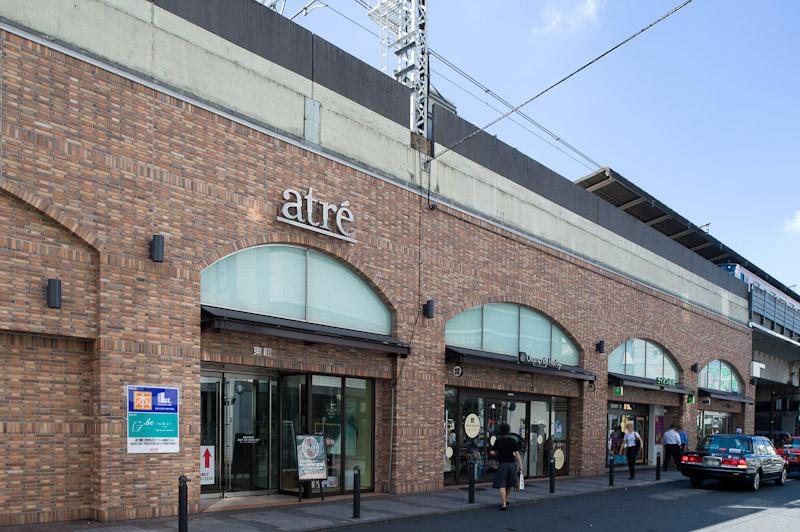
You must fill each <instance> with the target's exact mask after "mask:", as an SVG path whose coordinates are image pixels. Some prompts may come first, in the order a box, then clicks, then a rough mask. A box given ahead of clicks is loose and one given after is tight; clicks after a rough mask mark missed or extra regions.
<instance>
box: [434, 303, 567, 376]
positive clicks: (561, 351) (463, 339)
mask: <svg viewBox="0 0 800 532" xmlns="http://www.w3.org/2000/svg"><path fill="white" fill-rule="evenodd" d="M445 343H446V344H447V345H451V346H454V347H464V348H467V349H475V350H478V351H488V352H490V353H497V354H501V355H508V356H509V357H514V358H517V357H518V355H519V353H520V352H522V353H526V354H528V355H532V356H534V357H536V358H545V359H548V360H553V361H558V362H560V363H562V364H566V365H569V366H577V365H578V364H579V363H580V355H579V353H578V349H577V348H576V347H575V344H573V343H572V341H571V340H570V339H569V338H568V337H567V335H566V334H564V332H563V331H562V330H561V329H559V328H558V326H557V325H554V324H553V322H552V321H550V320H549V319H548V318H546V317H545V316H543V315H542V314H539V313H538V312H536V311H535V310H532V309H530V308H528V307H523V306H521V305H515V304H512V303H490V304H486V305H481V306H479V307H474V308H471V309H469V310H465V311H464V312H462V313H460V314H458V315H457V316H454V317H453V318H451V319H450V320H449V321H448V322H447V324H446V325H445Z"/></svg>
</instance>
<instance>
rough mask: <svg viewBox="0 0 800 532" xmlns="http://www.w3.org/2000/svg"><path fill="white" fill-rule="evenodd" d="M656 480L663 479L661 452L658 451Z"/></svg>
mask: <svg viewBox="0 0 800 532" xmlns="http://www.w3.org/2000/svg"><path fill="white" fill-rule="evenodd" d="M656 480H661V453H656Z"/></svg>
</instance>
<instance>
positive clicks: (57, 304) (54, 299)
mask: <svg viewBox="0 0 800 532" xmlns="http://www.w3.org/2000/svg"><path fill="white" fill-rule="evenodd" d="M47 306H48V307H50V308H61V279H48V280H47Z"/></svg>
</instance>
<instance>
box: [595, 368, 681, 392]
mask: <svg viewBox="0 0 800 532" xmlns="http://www.w3.org/2000/svg"><path fill="white" fill-rule="evenodd" d="M608 383H609V384H611V385H612V386H630V387H631V388H643V389H645V390H659V391H663V392H672V393H679V394H683V395H689V394H691V393H693V392H692V390H690V389H689V388H687V387H686V386H684V385H682V384H672V385H668V384H659V383H658V382H657V381H656V380H655V379H645V378H644V377H634V376H633V375H623V374H622V373H609V374H608Z"/></svg>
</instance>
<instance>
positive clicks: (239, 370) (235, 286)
mask: <svg viewBox="0 0 800 532" xmlns="http://www.w3.org/2000/svg"><path fill="white" fill-rule="evenodd" d="M323 282H327V283H330V284H329V285H328V286H327V288H326V290H318V289H317V288H318V286H319V284H320V283H323ZM201 287H202V305H203V307H202V328H203V331H204V343H208V344H212V343H213V344H214V348H215V349H214V350H217V351H222V352H223V356H224V355H225V353H226V352H227V351H236V350H241V341H242V339H243V338H247V340H246V341H252V342H257V343H258V345H256V346H254V347H252V348H250V350H251V352H249V353H247V355H248V356H249V357H251V358H250V360H252V363H253V365H246V364H242V363H241V362H236V363H223V362H214V361H205V362H204V363H203V367H202V376H201V452H200V466H201V494H202V496H203V497H229V496H239V495H263V494H268V493H277V492H280V493H290V494H297V493H298V491H299V490H302V491H303V492H304V493H305V494H307V495H309V494H312V490H311V489H310V488H311V487H312V486H310V485H309V484H304V485H300V483H299V481H298V470H297V454H296V452H297V451H296V449H297V439H296V437H297V436H300V435H322V436H324V438H323V441H324V445H325V453H326V466H327V475H326V479H325V480H322V481H318V483H317V482H315V483H314V490H313V495H315V496H316V495H318V492H319V490H318V489H317V488H319V487H320V484H321V487H322V488H323V489H324V491H325V492H327V493H331V494H337V493H345V492H349V491H352V490H353V487H354V468H355V467H356V466H358V467H359V468H360V470H361V488H362V489H365V490H372V489H374V482H375V478H374V476H375V475H374V470H375V452H374V451H375V440H376V436H375V433H376V408H375V388H376V381H375V379H371V378H363V377H358V376H355V375H353V376H350V375H346V374H345V375H331V374H317V373H310V372H297V371H291V370H287V369H286V367H287V366H295V367H297V366H298V362H299V361H303V360H314V359H316V358H318V357H321V356H323V352H324V356H328V357H333V358H334V359H336V357H337V355H336V349H346V350H347V351H346V352H347V353H350V355H349V356H350V357H351V358H352V357H354V356H355V355H354V354H353V353H354V352H362V351H363V352H366V354H364V355H361V356H364V357H365V358H366V359H367V360H370V358H369V357H370V355H369V353H370V352H373V351H375V353H374V357H377V360H381V361H383V360H385V355H386V354H389V355H400V356H403V355H404V353H405V352H407V346H404V345H402V344H400V343H399V342H397V341H396V339H394V338H393V337H391V336H390V333H391V330H392V318H391V313H390V312H389V309H388V308H387V307H386V305H385V304H384V303H383V301H381V299H380V298H379V297H378V295H377V294H376V293H375V292H373V290H372V289H371V288H370V287H369V286H368V285H367V283H366V282H365V281H364V280H363V279H361V278H360V277H359V276H358V275H357V274H356V273H355V272H353V271H351V270H349V269H348V268H347V266H346V265H345V264H344V263H342V262H340V261H338V260H335V259H333V258H332V257H329V256H327V255H324V254H323V253H320V252H318V251H314V250H311V249H306V248H301V247H297V246H284V245H263V246H256V247H252V248H248V249H245V250H242V251H239V252H236V253H234V254H232V255H229V256H227V257H225V258H223V259H221V260H219V261H217V262H216V263H214V264H213V265H211V266H210V267H208V268H207V269H206V270H205V271H204V272H203V274H202V279H201ZM332 287H333V288H332ZM207 335H211V336H207ZM205 340H208V342H205ZM270 345H274V346H280V347H276V349H275V350H273V348H272V347H268V346H270ZM381 355H384V356H381ZM222 360H224V358H223V359H222ZM232 360H247V359H241V358H238V359H232ZM383 363H385V362H383ZM255 364H260V365H262V366H269V365H272V366H275V367H258V366H255Z"/></svg>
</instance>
